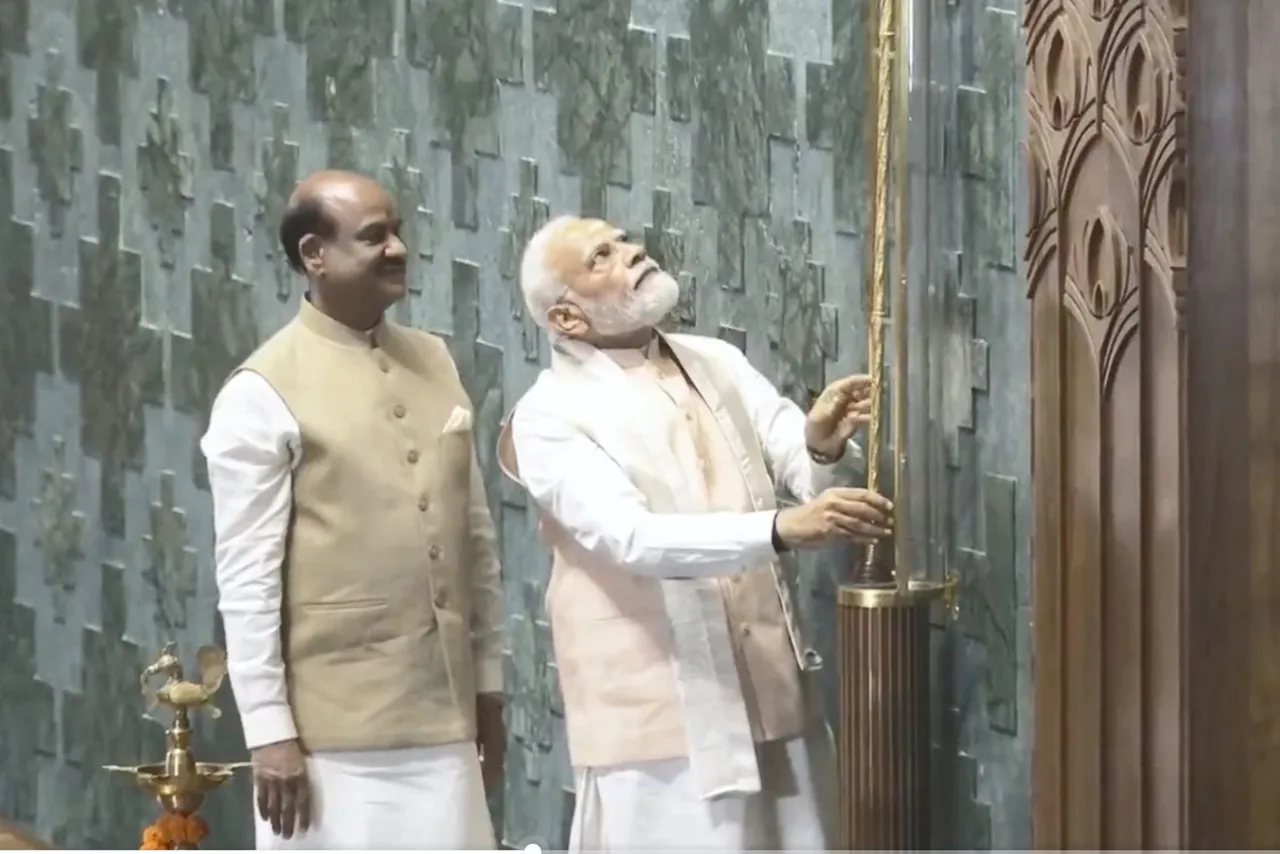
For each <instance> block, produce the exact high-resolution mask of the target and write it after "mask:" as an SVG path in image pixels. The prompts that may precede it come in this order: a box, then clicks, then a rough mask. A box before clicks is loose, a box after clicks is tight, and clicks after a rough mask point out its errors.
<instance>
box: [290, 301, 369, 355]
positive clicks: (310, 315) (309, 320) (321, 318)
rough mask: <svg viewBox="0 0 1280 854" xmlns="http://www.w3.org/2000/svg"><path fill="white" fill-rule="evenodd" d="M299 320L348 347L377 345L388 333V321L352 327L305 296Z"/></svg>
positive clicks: (312, 329)
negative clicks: (367, 327) (369, 325)
mask: <svg viewBox="0 0 1280 854" xmlns="http://www.w3.org/2000/svg"><path fill="white" fill-rule="evenodd" d="M298 321H299V322H300V323H302V325H303V326H305V327H306V328H307V329H309V330H310V331H312V332H314V333H315V334H317V335H319V336H320V337H321V338H325V339H327V340H329V341H332V342H333V343H335V344H344V345H346V346H348V347H364V348H367V347H371V346H372V347H376V346H378V344H379V343H380V341H381V339H382V337H383V336H384V335H385V334H386V326H387V325H386V323H379V324H378V325H377V326H375V327H373V328H372V329H367V330H363V331H362V330H359V329H352V328H351V327H350V326H347V325H346V324H344V323H340V322H338V321H336V320H334V319H333V318H332V317H330V316H329V315H327V314H325V313H324V312H323V311H321V310H320V309H318V308H316V307H315V305H313V304H312V302H311V298H310V297H309V296H308V297H305V298H303V300H302V304H301V305H300V306H299V307H298Z"/></svg>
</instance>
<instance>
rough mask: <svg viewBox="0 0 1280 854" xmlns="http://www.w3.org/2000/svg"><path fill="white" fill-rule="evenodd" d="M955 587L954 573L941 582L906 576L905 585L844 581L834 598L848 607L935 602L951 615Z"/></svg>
mask: <svg viewBox="0 0 1280 854" xmlns="http://www.w3.org/2000/svg"><path fill="white" fill-rule="evenodd" d="M959 586H960V577H959V576H958V575H956V574H955V573H954V572H953V573H950V574H949V575H948V576H947V577H946V578H945V579H943V580H941V581H936V580H934V579H930V578H909V579H907V583H906V587H905V588H903V587H901V586H899V585H898V583H897V582H893V583H892V584H884V585H874V586H873V585H862V584H859V585H854V584H845V585H841V587H840V588H839V590H838V591H837V592H836V601H837V603H838V604H839V605H841V606H843V607H849V608H909V607H913V606H915V605H919V604H921V603H932V602H935V601H936V602H940V603H941V604H942V605H943V606H944V607H945V608H946V609H947V612H948V613H949V614H950V615H951V616H952V617H954V616H956V614H957V613H958V610H959V609H958V605H959V596H958V595H957V591H958V590H959Z"/></svg>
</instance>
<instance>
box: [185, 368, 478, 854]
mask: <svg viewBox="0 0 1280 854" xmlns="http://www.w3.org/2000/svg"><path fill="white" fill-rule="evenodd" d="M334 416H335V417H341V407H340V406H339V407H338V408H336V409H335V410H334ZM200 447H201V450H202V451H203V452H204V455H205V458H206V460H207V461H208V467H209V486H210V490H211V492H212V494H213V511H214V529H215V534H216V539H217V546H216V549H215V561H216V570H215V575H216V578H217V583H218V608H219V610H220V611H221V613H222V619H223V626H224V627H225V630H226V643H227V668H228V675H229V676H230V679H231V684H232V687H233V689H234V690H235V697H236V706H237V709H238V711H239V712H240V720H241V725H242V726H243V729H244V736H245V743H246V745H247V746H248V747H249V749H250V750H252V749H253V748H256V747H261V746H262V745H266V744H273V743H276V742H279V741H286V740H288V739H292V738H296V737H297V735H298V733H297V730H296V728H295V726H294V720H293V713H292V710H291V709H290V707H289V699H288V692H287V690H286V685H285V663H284V657H283V653H282V651H281V636H280V625H281V606H282V578H281V564H282V561H283V559H284V550H285V542H286V537H287V534H288V527H289V516H290V510H291V507H292V502H293V498H292V472H293V469H294V468H295V467H296V466H297V465H298V463H299V461H300V459H301V449H302V443H301V439H300V430H299V427H298V423H297V421H296V420H295V419H294V418H293V416H292V414H291V413H290V412H289V409H288V407H287V406H286V405H285V403H284V401H283V400H282V399H281V398H280V396H279V395H278V394H277V393H276V391H275V390H274V389H273V388H272V387H271V386H270V384H268V383H267V381H266V380H265V379H263V378H262V377H261V376H259V375H258V374H255V373H252V372H249V371H243V372H241V373H238V374H236V375H235V376H233V377H232V378H231V379H230V380H229V381H228V382H227V384H226V385H225V386H224V387H223V389H222V391H221V392H220V393H219V394H218V397H217V399H216V400H215V402H214V405H213V413H212V415H211V417H210V424H209V430H208V431H207V432H206V433H205V435H204V437H203V438H202V439H201V442H200ZM486 513H487V510H486ZM499 642H500V641H499ZM498 689H499V686H489V687H487V688H484V687H482V690H498ZM308 768H309V771H310V774H311V782H312V787H313V795H314V797H315V799H316V801H317V807H316V810H315V811H314V815H313V817H314V819H315V823H314V824H315V826H314V827H313V829H312V832H311V833H309V834H307V835H306V836H305V837H303V838H302V839H299V837H297V836H296V835H295V837H294V838H293V839H291V840H283V839H278V838H276V837H275V836H274V835H273V834H272V832H271V828H270V826H269V825H265V824H264V823H262V822H261V821H260V820H259V821H258V823H257V847H258V848H267V849H270V848H281V847H287V848H298V847H302V848H310V849H352V848H356V849H359V848H391V849H404V848H416V849H419V850H423V849H451V848H453V849H491V848H493V847H494V834H493V827H492V823H491V822H490V820H489V814H488V810H487V808H486V806H485V800H484V787H483V785H482V783H481V778H480V766H479V759H478V755H477V752H476V746H475V744H474V743H471V742H465V743H459V744H450V745H443V746H440V747H432V748H420V749H408V750H384V751H363V752H341V753H339V752H329V753H317V754H315V755H313V756H311V757H310V759H309V762H308ZM338 805H340V806H338Z"/></svg>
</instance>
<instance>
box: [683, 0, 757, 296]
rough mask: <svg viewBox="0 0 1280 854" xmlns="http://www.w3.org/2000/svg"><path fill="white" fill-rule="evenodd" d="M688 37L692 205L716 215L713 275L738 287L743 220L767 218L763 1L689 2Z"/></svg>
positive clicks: (723, 284)
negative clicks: (693, 115)
mask: <svg viewBox="0 0 1280 854" xmlns="http://www.w3.org/2000/svg"><path fill="white" fill-rule="evenodd" d="M691 6H692V10H691V13H690V19H689V37H690V39H691V41H692V42H693V44H694V45H696V46H697V47H696V49H694V50H693V51H692V57H693V90H694V103H695V104H696V107H697V114H698V122H697V129H696V131H695V134H694V140H693V153H692V157H693V162H692V167H693V175H692V178H693V201H694V203H695V204H698V205H710V206H712V207H713V208H714V209H715V218H716V223H717V227H716V237H715V241H716V242H715V247H716V266H715V269H714V271H713V272H714V275H715V277H716V280H717V281H719V283H720V286H721V287H722V288H726V289H729V290H742V288H743V258H742V256H743V229H744V227H745V223H744V220H746V219H748V218H751V217H763V216H767V215H768V207H769V205H768V187H769V181H768V175H769V153H768V146H767V138H766V133H767V131H766V127H765V122H766V118H765V105H764V99H765V91H766V86H765V46H766V44H767V39H768V33H769V30H768V27H769V3H768V0H740V2H735V3H721V2H718V0H694V2H693V3H692V4H691Z"/></svg>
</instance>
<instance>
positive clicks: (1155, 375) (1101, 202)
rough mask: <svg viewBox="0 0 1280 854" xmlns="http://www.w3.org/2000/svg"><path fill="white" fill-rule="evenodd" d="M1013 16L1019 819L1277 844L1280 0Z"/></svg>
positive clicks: (1039, 824) (1096, 840) (1129, 5)
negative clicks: (1022, 239) (1024, 201)
mask: <svg viewBox="0 0 1280 854" xmlns="http://www.w3.org/2000/svg"><path fill="white" fill-rule="evenodd" d="M1024 35H1025V37H1026V44H1027V69H1028V74H1027V91H1028V99H1027V108H1028V115H1029V134H1028V150H1027V163H1028V165H1029V210H1028V220H1027V229H1028V232H1027V247H1026V260H1027V275H1028V282H1029V296H1030V298H1031V300H1032V305H1033V310H1032V311H1033V327H1032V328H1033V332H1032V335H1033V341H1032V353H1033V360H1034V364H1033V379H1034V384H1035V403H1034V416H1033V430H1034V448H1035V450H1034V471H1035V490H1036V496H1035V503H1036V514H1035V522H1036V528H1035V590H1034V596H1035V644H1036V670H1035V680H1036V684H1035V692H1036V693H1035V704H1036V736H1035V757H1034V766H1035V772H1034V784H1035V808H1034V825H1035V843H1036V846H1037V847H1040V848H1084V847H1089V848H1095V849H1108V848H1109V849H1117V848H1148V849H1149V848H1218V849H1230V848H1258V847H1261V848H1275V847H1278V846H1280V811H1277V810H1276V804H1277V803H1280V533H1277V532H1280V146H1278V145H1277V139H1280V74H1278V73H1277V68H1278V67H1280V66H1278V65H1277V62H1278V61H1280V60H1278V57H1280V54H1278V53H1277V49H1276V45H1277V44H1280V3H1276V2H1275V0H1028V2H1027V4H1026V7H1025V19H1024ZM1189 200H1190V201H1191V204H1190V205H1189V204H1188V201H1189Z"/></svg>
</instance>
